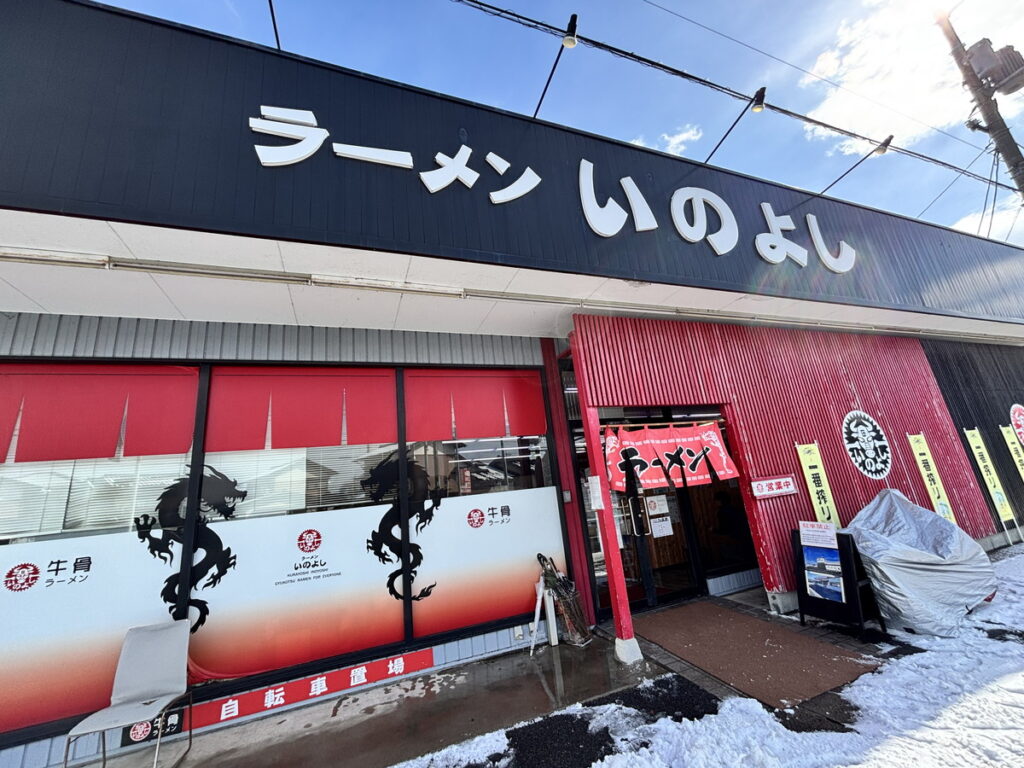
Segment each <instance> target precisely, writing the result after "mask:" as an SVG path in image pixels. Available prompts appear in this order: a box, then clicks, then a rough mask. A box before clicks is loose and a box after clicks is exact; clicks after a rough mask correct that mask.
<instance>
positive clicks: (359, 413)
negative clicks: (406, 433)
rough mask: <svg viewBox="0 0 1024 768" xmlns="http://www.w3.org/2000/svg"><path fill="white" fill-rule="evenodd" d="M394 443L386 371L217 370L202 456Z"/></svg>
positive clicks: (391, 386)
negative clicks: (268, 447)
mask: <svg viewBox="0 0 1024 768" xmlns="http://www.w3.org/2000/svg"><path fill="white" fill-rule="evenodd" d="M268 418H269V423H270V446H271V447H272V448H313V447H318V446H328V445H342V429H343V425H344V432H345V437H346V444H348V445H366V444H368V443H394V442H396V441H397V440H398V407H397V403H396V401H395V372H394V370H393V369H390V368H262V367H227V366H225V367H217V368H214V369H213V376H212V380H211V382H210V408H209V414H208V416H207V422H206V450H207V451H211V452H214V451H253V450H262V449H263V448H265V447H266V445H267V424H268Z"/></svg>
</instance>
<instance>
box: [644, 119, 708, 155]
mask: <svg viewBox="0 0 1024 768" xmlns="http://www.w3.org/2000/svg"><path fill="white" fill-rule="evenodd" d="M703 135H704V131H703V130H701V128H700V126H699V125H693V124H692V123H687V124H686V125H681V126H679V127H678V128H676V132H675V133H663V134H661V136H660V137H658V141H657V142H656V143H654V144H648V143H647V140H646V139H645V138H644V137H643V136H637V137H636V138H635V139H633V140H631V141H630V142H629V143H630V144H635V145H636V146H638V147H647V148H648V149H660V150H661V151H662V152H668V153H669V154H670V155H680V156H681V155H682V154H683V153H684V152H685V151H686V148H687V147H688V146H689V145H690V144H692V143H693V142H695V141H700V139H701V137H702V136H703Z"/></svg>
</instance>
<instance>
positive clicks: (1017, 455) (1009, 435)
mask: <svg viewBox="0 0 1024 768" xmlns="http://www.w3.org/2000/svg"><path fill="white" fill-rule="evenodd" d="M999 431H1000V432H1002V433H1003V440H1005V441H1006V447H1007V448H1009V449H1010V455H1011V456H1013V463H1014V464H1016V465H1017V471H1018V472H1020V479H1021V480H1024V448H1022V447H1021V444H1020V440H1019V439H1018V437H1017V433H1016V432H1014V431H1013V427H1004V426H1000V427H999Z"/></svg>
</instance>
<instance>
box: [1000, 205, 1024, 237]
mask: <svg viewBox="0 0 1024 768" xmlns="http://www.w3.org/2000/svg"><path fill="white" fill-rule="evenodd" d="M1021 208H1024V201H1022V202H1021V204H1020V205H1018V206H1017V212H1016V213H1015V214H1013V223H1012V224H1010V229H1009V231H1008V232H1007V233H1006V239H1005V240H1003V242H1004V243H1008V242H1010V235H1012V234H1013V228H1014V227H1016V226H1017V217H1018V216H1020V209H1021Z"/></svg>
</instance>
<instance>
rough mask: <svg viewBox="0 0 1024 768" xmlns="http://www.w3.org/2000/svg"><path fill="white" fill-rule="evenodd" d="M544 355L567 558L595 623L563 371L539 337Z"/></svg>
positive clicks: (549, 346) (550, 347)
mask: <svg viewBox="0 0 1024 768" xmlns="http://www.w3.org/2000/svg"><path fill="white" fill-rule="evenodd" d="M540 348H541V353H542V354H543V355H544V385H545V386H546V387H547V393H548V403H549V404H550V406H551V429H552V431H553V432H554V438H555V459H556V460H557V461H558V476H559V477H560V478H561V480H562V488H561V490H562V492H563V493H568V494H569V498H568V499H567V500H565V501H564V502H563V504H562V506H563V508H564V509H565V529H566V531H567V532H568V534H569V561H570V562H571V563H572V575H573V579H574V581H575V583H576V589H577V590H578V591H579V593H580V601H581V602H582V603H583V614H584V616H586V619H587V623H589V624H594V623H595V621H596V618H597V617H596V616H595V615H594V593H593V591H592V590H591V589H590V546H589V543H588V540H587V534H586V532H585V531H584V530H583V522H582V519H581V516H580V500H579V499H578V498H576V483H575V482H574V480H575V477H574V473H573V466H572V451H573V444H572V434H571V433H570V432H569V421H568V418H567V417H566V415H565V395H564V394H563V393H562V375H561V373H560V372H559V370H558V354H557V353H556V352H555V342H554V340H553V339H541V340H540Z"/></svg>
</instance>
